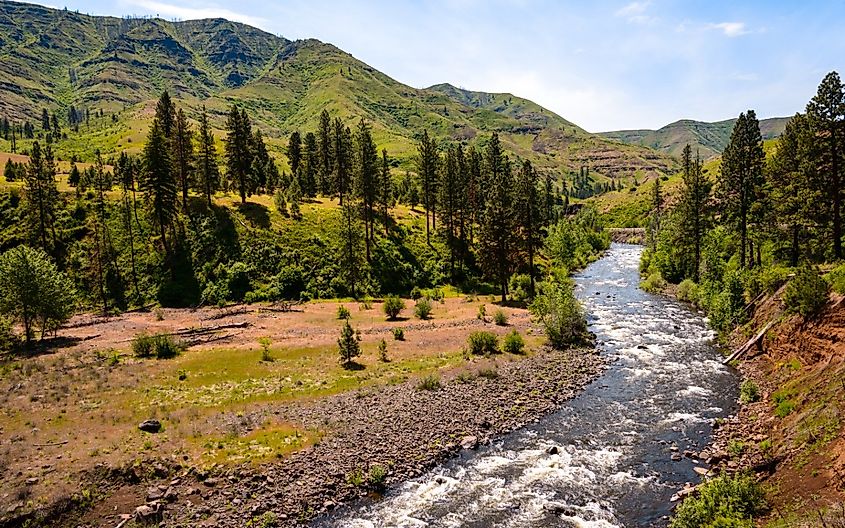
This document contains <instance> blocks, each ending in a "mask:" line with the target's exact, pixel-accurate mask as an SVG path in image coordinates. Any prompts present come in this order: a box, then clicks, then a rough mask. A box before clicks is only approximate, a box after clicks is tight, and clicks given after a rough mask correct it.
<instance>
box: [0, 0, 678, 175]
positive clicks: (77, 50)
mask: <svg viewBox="0 0 845 528" xmlns="http://www.w3.org/2000/svg"><path fill="white" fill-rule="evenodd" d="M0 78H1V79H2V80H0V87H2V90H0V116H7V117H8V118H9V119H12V120H15V121H23V120H28V121H30V122H33V123H39V120H40V115H41V111H42V108H47V109H48V110H49V111H50V112H55V113H56V114H57V115H58V116H59V118H60V120H61V119H63V118H64V116H65V115H66V113H67V109H68V108H69V107H70V106H71V105H74V106H76V107H77V108H86V109H92V110H97V111H99V110H103V111H105V112H106V113H114V114H116V117H115V118H114V120H113V122H114V123H115V125H114V126H112V127H111V128H110V130H109V131H108V132H104V131H103V130H99V131H98V132H97V134H96V135H93V134H92V135H91V136H85V134H86V131H85V130H82V131H81V132H80V134H81V135H82V137H78V138H76V139H74V140H68V141H65V142H60V144H59V145H58V146H57V151H58V152H59V154H60V155H65V156H68V157H69V156H71V155H76V156H77V157H79V158H80V159H86V158H87V157H90V149H91V148H92V146H96V147H97V148H100V149H101V150H103V151H104V152H105V153H106V154H110V153H113V152H117V151H119V150H123V149H126V150H130V151H132V150H135V151H137V150H138V149H139V148H140V144H141V143H142V142H143V138H144V135H145V132H146V127H147V126H148V124H149V120H150V118H151V115H152V113H151V109H152V105H153V103H154V100H155V98H157V96H158V95H159V94H160V92H161V91H163V90H165V89H167V90H169V91H170V92H171V94H172V95H173V96H174V98H175V99H176V100H177V101H178V102H179V104H180V106H183V107H185V108H186V109H187V110H188V112H189V115H191V116H192V117H195V116H196V115H197V113H198V111H199V109H200V108H201V106H203V105H205V106H206V107H208V109H209V110H210V112H211V114H212V119H213V122H214V124H215V126H217V127H222V124H223V119H224V112H225V110H226V108H227V107H228V106H229V105H231V104H232V103H238V104H240V105H242V106H244V107H245V108H247V110H248V111H249V112H250V115H251V117H252V118H253V119H254V120H255V122H256V124H257V125H258V126H259V127H260V128H262V129H263V132H264V133H265V135H266V136H267V137H268V138H269V141H270V146H271V150H272V151H274V152H275V153H277V154H278V153H279V152H281V146H282V143H283V141H284V138H285V137H286V136H287V135H288V134H289V133H290V132H291V131H293V130H296V129H300V130H314V129H316V125H317V119H318V117H319V114H320V112H321V111H322V110H323V109H327V110H328V111H329V113H330V114H332V116H340V117H342V118H345V119H348V120H353V119H358V118H362V117H363V118H365V119H367V120H368V121H370V123H371V124H372V126H373V131H374V136H375V139H376V141H377V142H378V144H379V147H384V148H387V149H388V151H389V152H390V154H391V155H392V156H394V157H396V158H397V159H399V161H400V162H402V163H405V164H406V167H408V168H410V166H409V165H408V162H409V160H410V159H411V157H412V156H413V154H414V151H415V146H414V145H415V138H417V137H418V136H419V134H421V133H422V131H423V130H424V129H427V130H429V131H430V133H432V134H433V135H434V136H435V137H438V138H440V139H441V140H446V141H449V140H453V141H468V142H472V141H474V140H475V138H477V137H484V135H485V134H488V133H490V132H492V131H497V132H499V134H500V136H501V137H502V141H503V143H504V145H505V146H506V147H507V148H508V150H510V151H511V152H512V153H513V154H515V155H517V156H520V157H524V158H528V159H531V160H532V161H533V162H534V163H535V164H536V165H537V166H538V167H539V168H540V169H541V170H551V171H555V172H558V173H564V174H566V173H571V172H577V171H578V169H579V168H580V167H581V166H589V167H590V168H591V170H592V173H593V174H596V175H597V176H598V178H599V179H601V178H607V177H627V176H633V175H634V174H637V173H641V174H645V173H669V172H673V171H674V170H675V169H676V168H677V162H676V161H675V160H674V159H673V158H671V157H670V156H667V155H665V154H662V153H657V152H655V151H653V150H651V149H649V148H644V147H642V146H636V145H627V144H625V143H622V142H619V141H611V140H608V139H606V138H603V137H601V136H598V135H594V134H590V133H587V132H585V131H584V130H583V129H581V128H579V127H577V126H576V125H574V124H572V123H570V122H569V121H567V120H566V119H564V118H562V117H560V116H558V115H556V114H555V113H554V112H551V111H549V110H547V109H544V108H542V107H541V106H539V105H537V104H535V103H533V102H531V101H528V100H526V99H521V98H519V97H515V96H513V95H510V94H488V93H483V92H468V91H465V90H460V89H458V88H455V87H452V86H450V85H446V84H443V85H437V86H433V87H431V88H429V89H416V88H413V87H410V86H407V85H405V84H402V83H400V82H398V81H396V80H394V79H392V78H391V77H389V76H387V75H385V74H384V73H381V72H379V71H377V70H376V69H374V68H372V67H370V66H368V65H367V64H365V63H363V62H361V61H359V60H357V59H356V58H354V57H353V56H351V55H350V54H348V53H346V52H344V51H342V50H340V49H338V48H337V47H335V46H332V45H331V44H326V43H323V42H320V41H317V40H312V39H308V40H301V41H289V40H287V39H284V38H281V37H278V36H275V35H272V34H269V33H266V32H264V31H261V30H259V29H256V28H253V27H250V26H248V25H244V24H240V23H236V22H230V21H227V20H223V19H206V20H191V21H185V22H169V21H165V20H161V19H130V18H125V19H122V18H114V17H101V16H89V15H83V14H79V13H74V12H71V11H67V10H56V9H51V8H47V7H42V6H36V5H31V4H23V3H18V2H9V1H5V0H2V1H0ZM4 145H5V144H4V143H3V142H0V149H2V148H3V146H4ZM277 158H279V159H280V161H281V162H282V163H284V160H283V159H282V158H281V157H280V156H277Z"/></svg>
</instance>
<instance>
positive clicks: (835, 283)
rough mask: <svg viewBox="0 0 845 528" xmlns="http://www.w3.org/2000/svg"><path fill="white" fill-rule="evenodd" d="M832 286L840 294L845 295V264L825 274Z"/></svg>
mask: <svg viewBox="0 0 845 528" xmlns="http://www.w3.org/2000/svg"><path fill="white" fill-rule="evenodd" d="M825 279H826V280H827V282H828V284H830V288H831V289H832V290H833V291H835V292H836V293H838V294H840V295H845V264H840V265H839V266H837V267H836V268H834V269H833V271H831V272H830V273H828V274H827V275H826V276H825Z"/></svg>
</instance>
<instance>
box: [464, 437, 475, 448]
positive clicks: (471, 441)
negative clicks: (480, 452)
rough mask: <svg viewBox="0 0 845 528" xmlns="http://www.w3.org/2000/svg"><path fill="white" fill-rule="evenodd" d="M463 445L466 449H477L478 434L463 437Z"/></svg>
mask: <svg viewBox="0 0 845 528" xmlns="http://www.w3.org/2000/svg"><path fill="white" fill-rule="evenodd" d="M461 447H463V448H464V449H476V448H477V447H478V437H477V436H465V437H463V438H462V439H461Z"/></svg>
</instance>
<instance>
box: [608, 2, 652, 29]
mask: <svg viewBox="0 0 845 528" xmlns="http://www.w3.org/2000/svg"><path fill="white" fill-rule="evenodd" d="M649 6H651V0H641V1H635V2H631V3H630V4H627V5H625V6H624V7H622V8H620V9H618V10H617V11H616V13H614V14H615V15H616V16H618V17H622V18H625V19H626V20H628V22H635V23H637V24H644V23H648V22H652V21H654V20H655V18H654V17H653V16H650V15H648V14H647V11H648V8H649Z"/></svg>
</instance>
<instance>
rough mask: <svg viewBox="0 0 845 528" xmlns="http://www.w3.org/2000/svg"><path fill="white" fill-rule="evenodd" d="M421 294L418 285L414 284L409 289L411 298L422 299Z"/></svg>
mask: <svg viewBox="0 0 845 528" xmlns="http://www.w3.org/2000/svg"><path fill="white" fill-rule="evenodd" d="M422 296H423V293H422V290H421V289H419V287H418V286H414V287H413V288H412V289H411V299H413V300H415V301H416V300H417V299H422Z"/></svg>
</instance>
